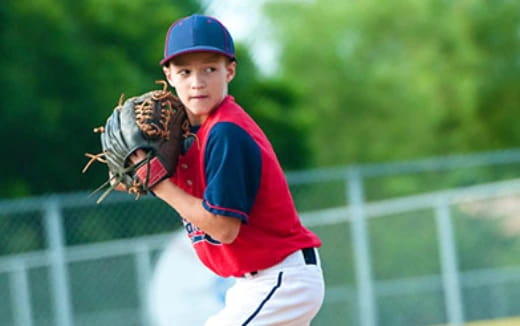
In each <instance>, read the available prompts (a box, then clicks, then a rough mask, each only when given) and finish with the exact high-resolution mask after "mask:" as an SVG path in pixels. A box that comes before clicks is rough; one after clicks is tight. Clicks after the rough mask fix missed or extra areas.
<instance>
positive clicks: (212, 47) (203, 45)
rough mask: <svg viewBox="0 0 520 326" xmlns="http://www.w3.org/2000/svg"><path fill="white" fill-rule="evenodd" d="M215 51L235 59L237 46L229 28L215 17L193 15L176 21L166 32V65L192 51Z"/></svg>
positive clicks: (164, 60)
mask: <svg viewBox="0 0 520 326" xmlns="http://www.w3.org/2000/svg"><path fill="white" fill-rule="evenodd" d="M202 51H205V52H206V51H207V52H215V53H220V54H223V55H225V56H227V57H229V58H231V59H235V46H234V44H233V39H232V38H231V34H229V31H228V30H227V28H226V27H225V26H224V25H223V24H222V23H221V22H219V21H218V20H217V19H216V18H214V17H209V16H202V15H192V16H188V17H184V18H181V19H179V20H177V21H176V22H174V23H173V24H172V25H171V26H170V28H169V29H168V33H167V34H166V42H165V44H164V59H162V60H161V64H162V65H164V64H166V63H167V62H168V61H170V60H171V59H172V58H174V57H176V56H178V55H181V54H185V53H190V52H202Z"/></svg>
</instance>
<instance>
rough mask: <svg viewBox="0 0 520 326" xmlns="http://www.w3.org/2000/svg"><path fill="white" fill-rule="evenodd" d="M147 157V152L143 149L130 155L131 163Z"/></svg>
mask: <svg viewBox="0 0 520 326" xmlns="http://www.w3.org/2000/svg"><path fill="white" fill-rule="evenodd" d="M145 158H146V152H145V151H144V150H142V149H138V150H136V151H135V152H133V153H132V155H130V158H129V160H130V163H132V164H137V163H139V162H141V161H142V160H144V159H145Z"/></svg>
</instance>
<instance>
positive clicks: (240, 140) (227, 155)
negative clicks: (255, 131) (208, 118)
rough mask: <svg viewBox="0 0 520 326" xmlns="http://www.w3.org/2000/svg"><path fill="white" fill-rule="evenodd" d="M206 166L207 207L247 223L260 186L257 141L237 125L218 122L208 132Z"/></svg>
mask: <svg viewBox="0 0 520 326" xmlns="http://www.w3.org/2000/svg"><path fill="white" fill-rule="evenodd" d="M204 169H205V172H206V186H207V187H206V189H205V191H204V198H203V206H204V208H206V209H207V210H208V211H210V212H212V213H214V214H218V215H225V216H230V217H237V218H240V219H241V220H242V222H244V223H246V222H247V218H248V216H249V212H250V211H251V208H252V207H253V204H254V202H255V198H256V194H257V192H258V188H259V186H260V174H261V169H262V158H261V155H260V148H259V146H258V144H257V143H256V142H255V141H254V140H253V139H252V138H251V136H250V135H249V134H248V133H247V132H246V131H245V130H243V129H242V128H241V127H239V126H238V125H236V124H234V123H231V122H219V123H218V124H216V125H215V126H213V128H212V129H211V131H210V133H209V135H208V140H207V144H206V149H205V152H204Z"/></svg>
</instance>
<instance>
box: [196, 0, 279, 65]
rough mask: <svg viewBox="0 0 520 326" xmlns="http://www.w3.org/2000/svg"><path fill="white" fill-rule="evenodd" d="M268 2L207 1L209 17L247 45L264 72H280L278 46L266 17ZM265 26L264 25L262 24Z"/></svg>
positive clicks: (248, 0) (256, 0) (242, 0)
mask: <svg viewBox="0 0 520 326" xmlns="http://www.w3.org/2000/svg"><path fill="white" fill-rule="evenodd" d="M265 1H266V0H204V3H206V5H207V10H206V14H207V15H211V16H214V17H216V18H217V19H219V20H220V21H221V22H222V23H223V24H224V25H226V27H227V28H228V30H229V32H230V33H231V35H232V36H233V39H234V40H235V42H241V43H243V44H245V45H247V46H248V47H249V48H250V49H251V50H250V51H251V55H252V57H253V60H254V61H255V63H256V64H257V65H258V68H259V69H260V71H261V72H262V73H264V74H267V75H270V74H273V73H275V72H276V68H277V66H276V64H275V63H276V53H277V47H276V43H275V42H274V41H273V40H272V39H270V38H269V25H268V24H266V19H265V18H263V17H262V13H261V6H262V5H263V3H264V2H265ZM262 24H263V25H262Z"/></svg>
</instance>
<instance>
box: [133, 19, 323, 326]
mask: <svg viewBox="0 0 520 326" xmlns="http://www.w3.org/2000/svg"><path fill="white" fill-rule="evenodd" d="M161 64H162V65H163V71H164V74H165V76H166V79H167V80H168V82H169V83H170V85H171V86H172V87H173V88H174V89H175V91H176V93H177V96H178V97H179V98H180V100H181V101H182V103H183V104H184V105H185V107H186V111H187V114H188V118H189V121H190V125H191V129H192V130H191V131H192V134H193V136H192V137H190V138H188V139H187V140H186V141H185V150H184V152H183V154H182V155H181V156H180V158H179V162H178V166H177V170H176V173H175V175H174V176H173V177H171V178H170V179H167V180H164V181H162V182H160V183H158V184H157V185H156V186H155V187H154V188H153V192H154V194H155V195H156V196H157V197H159V198H160V199H162V200H163V201H165V202H166V203H167V204H168V205H170V206H171V207H172V208H173V209H175V210H176V211H177V212H178V213H179V215H180V216H182V218H183V222H184V225H185V228H186V231H187V233H188V237H189V238H190V239H191V241H192V244H193V246H194V248H195V251H196V252H197V255H198V257H199V258H200V260H201V261H202V262H203V263H204V265H206V267H208V268H209V269H210V270H212V271H213V272H215V273H216V274H218V275H220V276H223V277H234V278H236V283H235V285H234V286H232V287H231V288H230V289H229V290H228V292H227V295H226V301H225V306H224V308H223V309H222V310H221V311H220V312H219V313H218V314H216V315H215V316H212V317H210V318H209V320H208V321H207V323H206V324H205V325H206V326H226V325H230V326H231V325H232V326H236V325H294V326H302V325H310V321H311V320H312V318H314V316H315V315H316V314H317V312H318V310H319V308H320V307H321V304H322V301H323V296H324V282H323V274H322V271H321V266H320V260H319V257H318V252H317V249H316V248H317V247H319V246H321V241H320V240H319V238H318V237H317V236H316V235H315V234H314V233H312V232H311V231H309V230H308V229H306V228H305V227H304V226H303V225H302V224H301V222H300V220H299V217H298V215H297V212H296V208H295V206H294V203H293V199H292V197H291V194H290V192H289V188H288V185H287V182H286V180H285V176H284V174H283V171H282V169H281V167H280V164H279V162H278V159H277V157H276V155H275V153H274V151H273V148H272V146H271V144H270V142H269V141H268V139H267V137H266V136H265V135H264V133H263V132H262V131H261V129H260V128H259V127H258V125H257V124H256V123H255V122H254V121H253V120H252V118H251V117H250V116H249V115H248V114H247V113H246V112H245V111H244V110H243V109H242V108H241V107H240V106H239V105H238V104H237V103H236V102H235V101H234V98H233V97H232V96H230V95H228V84H229V83H230V82H231V81H232V80H233V77H234V76H235V73H236V66H237V63H236V60H235V51H234V45H233V39H232V38H231V35H230V34H229V32H228V30H227V29H226V27H225V26H224V25H222V24H221V23H220V22H219V21H218V20H216V19H215V18H213V17H208V16H202V15H192V16H189V17H185V18H182V19H180V20H178V21H176V22H175V23H173V25H172V26H171V27H170V28H169V30H168V33H167V35H166V43H165V50H164V59H163V60H162V61H161ZM143 158H144V152H143V151H138V153H137V154H136V155H134V156H133V158H132V160H133V161H136V162H138V161H140V160H141V159H143ZM172 322H174V321H172Z"/></svg>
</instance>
